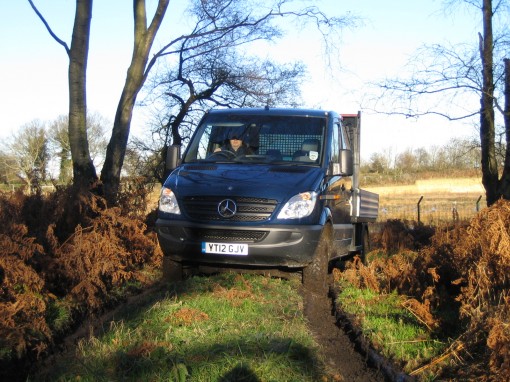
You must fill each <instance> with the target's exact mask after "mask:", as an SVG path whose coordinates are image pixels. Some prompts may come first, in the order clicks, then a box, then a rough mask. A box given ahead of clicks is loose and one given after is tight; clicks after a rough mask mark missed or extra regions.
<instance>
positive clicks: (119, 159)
mask: <svg viewBox="0 0 510 382" xmlns="http://www.w3.org/2000/svg"><path fill="white" fill-rule="evenodd" d="M168 3H169V0H159V3H158V8H157V10H156V13H155V15H154V18H153V20H152V22H151V25H150V27H149V28H148V29H147V20H146V8H145V0H133V5H134V7H133V11H134V22H135V30H134V47H133V56H132V58H131V65H130V66H129V68H128V72H127V76H126V82H125V84H124V89H123V90H122V95H121V97H120V101H119V104H118V106H117V112H116V114H115V120H114V123H113V129H112V136H111V138H110V142H109V143H108V147H107V148H106V157H105V162H104V165H103V170H102V171H101V181H102V182H103V190H104V194H105V197H106V200H107V201H108V204H109V205H115V204H116V202H117V195H118V192H119V187H120V174H121V170H122V165H123V163H124V157H125V155H126V148H127V142H128V139H129V131H130V128H131V119H132V116H133V109H134V106H135V102H136V97H137V95H138V92H139V91H140V89H141V88H142V86H143V84H144V82H145V80H146V78H147V72H146V71H145V69H146V66H147V62H148V57H149V52H150V50H151V47H152V43H153V42H154V38H155V37H156V33H157V31H158V29H159V27H160V25H161V22H162V20H163V17H164V15H165V12H166V9H167V7H168Z"/></svg>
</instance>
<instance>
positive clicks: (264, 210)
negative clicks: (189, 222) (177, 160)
mask: <svg viewBox="0 0 510 382" xmlns="http://www.w3.org/2000/svg"><path fill="white" fill-rule="evenodd" d="M225 199H232V200H233V201H235V203H236V205H237V212H236V214H235V215H234V216H232V217H230V218H224V217H222V216H221V215H220V214H219V213H218V204H220V202H221V201H222V200H225ZM183 202H184V204H183V205H184V211H185V213H186V214H187V215H188V216H189V217H190V218H191V219H195V220H198V221H202V222H203V221H234V222H260V221H264V220H268V219H269V218H270V217H271V214H272V213H273V211H274V209H275V208H276V204H277V202H276V200H274V199H265V198H248V197H228V198H227V197H223V196H189V197H186V198H185V199H184V200H183Z"/></svg>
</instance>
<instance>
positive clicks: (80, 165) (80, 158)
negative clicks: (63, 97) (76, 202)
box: [68, 0, 97, 190]
mask: <svg viewBox="0 0 510 382" xmlns="http://www.w3.org/2000/svg"><path fill="white" fill-rule="evenodd" d="M91 19H92V0H77V1H76V15H75V19H74V27H73V38H72V42H71V49H70V50H69V128H68V129H69V144H70V148H71V157H72V160H73V175H74V179H73V185H74V186H75V188H76V189H78V190H84V189H88V187H90V185H91V184H92V183H93V182H94V181H95V180H97V174H96V169H95V167H94V164H93V162H92V159H91V158H90V153H89V145H88V139H87V123H86V114H87V94H86V76H87V59H88V51H89V36H90V22H91Z"/></svg>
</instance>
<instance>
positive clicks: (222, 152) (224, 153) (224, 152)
mask: <svg viewBox="0 0 510 382" xmlns="http://www.w3.org/2000/svg"><path fill="white" fill-rule="evenodd" d="M216 155H218V156H220V157H223V158H225V159H234V158H235V157H236V154H235V153H234V152H232V151H230V150H220V151H215V152H214V153H212V154H211V156H216Z"/></svg>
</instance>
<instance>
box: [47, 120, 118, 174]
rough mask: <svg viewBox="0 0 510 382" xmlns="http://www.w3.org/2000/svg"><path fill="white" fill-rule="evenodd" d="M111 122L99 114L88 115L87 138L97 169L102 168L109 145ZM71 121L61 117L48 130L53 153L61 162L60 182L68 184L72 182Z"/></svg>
mask: <svg viewBox="0 0 510 382" xmlns="http://www.w3.org/2000/svg"><path fill="white" fill-rule="evenodd" d="M109 125H110V122H109V121H107V120H106V119H105V118H104V117H103V116H101V115H100V114H98V113H89V114H88V115H87V125H86V129H87V137H88V143H89V151H90V155H91V160H92V162H93V163H94V167H95V168H100V167H101V166H102V163H103V159H104V152H105V149H106V145H107V143H108V142H107V139H106V132H107V130H108V126H109ZM68 131H69V119H68V116H67V115H61V116H59V117H57V118H56V119H55V120H54V121H53V122H51V123H50V125H49V129H48V135H49V140H50V143H51V151H52V152H53V153H55V156H56V157H58V161H59V182H60V183H63V184H67V183H69V182H70V181H71V180H72V160H71V146H70V142H69V134H68Z"/></svg>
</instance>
